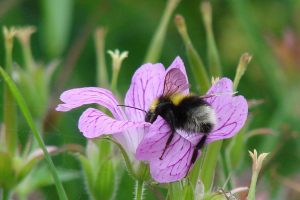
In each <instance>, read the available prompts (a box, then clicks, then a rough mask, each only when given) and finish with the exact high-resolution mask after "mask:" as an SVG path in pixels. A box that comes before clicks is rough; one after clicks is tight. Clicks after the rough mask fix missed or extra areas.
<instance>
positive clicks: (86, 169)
mask: <svg viewBox="0 0 300 200" xmlns="http://www.w3.org/2000/svg"><path fill="white" fill-rule="evenodd" d="M78 158H79V161H80V163H81V167H82V170H83V175H84V180H85V184H86V189H87V192H88V194H89V196H93V190H92V188H93V187H94V181H95V178H96V177H94V171H93V169H92V166H91V164H90V162H89V160H88V159H87V158H86V157H84V156H82V155H78Z"/></svg>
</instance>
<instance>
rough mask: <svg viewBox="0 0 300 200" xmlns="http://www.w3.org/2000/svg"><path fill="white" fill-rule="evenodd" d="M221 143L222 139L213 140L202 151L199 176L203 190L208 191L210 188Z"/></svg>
mask: <svg viewBox="0 0 300 200" xmlns="http://www.w3.org/2000/svg"><path fill="white" fill-rule="evenodd" d="M222 143H223V140H219V141H215V142H213V143H211V144H209V145H208V147H207V148H206V151H205V152H203V155H202V166H201V168H200V177H201V180H202V182H203V185H204V191H205V192H209V191H210V190H211V187H212V183H213V180H214V175H215V168H216V166H217V161H218V156H219V154H220V150H221V147H222Z"/></svg>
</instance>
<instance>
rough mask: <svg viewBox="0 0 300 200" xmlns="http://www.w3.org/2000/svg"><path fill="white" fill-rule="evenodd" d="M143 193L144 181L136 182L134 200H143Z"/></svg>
mask: <svg viewBox="0 0 300 200" xmlns="http://www.w3.org/2000/svg"><path fill="white" fill-rule="evenodd" d="M143 193H144V181H143V180H137V181H136V185H135V196H134V199H135V200H142V199H143Z"/></svg>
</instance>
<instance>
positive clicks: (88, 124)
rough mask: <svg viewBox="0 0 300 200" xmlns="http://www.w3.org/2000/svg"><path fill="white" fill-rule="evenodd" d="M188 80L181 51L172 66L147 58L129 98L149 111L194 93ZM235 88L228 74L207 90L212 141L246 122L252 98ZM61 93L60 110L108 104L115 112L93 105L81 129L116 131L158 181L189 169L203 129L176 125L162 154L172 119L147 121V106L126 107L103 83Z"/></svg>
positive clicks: (97, 132) (88, 134)
mask: <svg viewBox="0 0 300 200" xmlns="http://www.w3.org/2000/svg"><path fill="white" fill-rule="evenodd" d="M188 85H189V83H188V79H187V75H186V71H185V67H184V65H183V62H182V60H181V59H180V58H179V57H177V58H176V59H175V60H174V61H173V63H172V64H171V66H170V67H169V68H168V69H167V70H165V68H164V67H163V65H162V64H150V63H147V64H144V65H142V66H141V67H140V68H139V69H138V70H137V71H136V72H135V74H134V75H133V78H132V82H131V85H130V88H129V90H128V91H127V94H126V97H125V102H124V104H125V105H126V106H132V107H135V108H139V109H142V110H145V111H148V110H149V108H150V106H151V104H152V103H153V101H154V100H155V99H157V98H158V97H160V96H161V95H168V94H172V93H183V94H188V93H189V90H188ZM214 94H218V95H214ZM232 94H233V91H232V82H231V80H230V79H228V78H222V79H221V80H219V81H218V82H216V83H215V84H214V85H213V86H212V87H211V88H210V90H209V91H208V92H207V95H211V97H209V98H205V100H206V101H207V103H209V104H210V105H211V107H212V108H213V109H214V111H215V114H216V120H217V124H216V126H215V127H214V129H213V131H212V132H211V133H209V135H208V139H207V140H206V143H210V142H213V141H215V140H222V139H225V138H230V137H232V136H234V135H235V134H236V133H237V132H238V131H239V130H240V129H241V128H242V126H243V125H244V123H245V121H246V118H247V113H248V106H247V102H246V100H245V98H244V97H243V96H232ZM60 99H61V100H62V101H63V102H64V104H60V105H58V107H57V108H56V109H57V110H58V111H69V110H71V109H73V108H77V107H79V106H81V105H84V104H91V103H97V104H99V105H101V106H104V107H106V108H107V109H108V110H109V111H110V112H111V113H112V115H113V117H114V118H111V117H109V116H107V115H106V114H104V113H103V112H101V111H100V110H97V109H94V108H88V109H87V110H86V111H85V112H84V113H83V114H82V115H81V117H80V119H79V123H78V127H79V130H80V131H81V132H82V133H83V135H84V136H85V137H87V138H95V137H99V136H101V135H105V134H111V135H112V136H113V137H114V138H115V139H116V140H117V141H118V142H119V143H121V144H122V145H123V147H124V148H125V149H126V150H127V152H128V153H129V154H132V155H134V154H135V155H136V158H137V159H138V160H144V161H146V162H148V163H149V164H150V172H151V175H152V177H153V179H154V180H156V181H157V182H161V183H166V182H173V181H177V180H180V179H182V178H184V177H185V176H186V175H187V173H188V171H189V169H190V167H191V158H192V154H193V151H194V147H195V145H196V144H197V142H198V141H199V140H200V139H201V137H202V136H203V134H201V133H194V134H191V133H185V132H184V131H182V130H176V133H175V135H174V138H173V139H172V141H171V143H170V145H169V146H168V148H167V149H166V151H165V153H164V156H163V158H162V159H160V157H161V155H162V153H163V150H164V148H165V144H166V141H167V139H168V136H169V135H170V134H171V129H170V127H169V125H168V124H167V122H166V121H165V120H164V119H162V118H161V117H158V118H157V119H156V120H155V121H154V122H153V124H150V123H146V122H145V114H146V113H145V112H143V111H141V110H137V109H133V108H128V107H126V108H125V110H123V108H122V107H119V106H118V105H119V103H118V101H117V100H116V99H115V97H114V96H113V94H112V93H111V92H110V91H108V90H106V89H103V88H94V87H90V88H77V89H71V90H68V91H65V92H64V93H63V94H62V95H61V97H60ZM199 155H200V151H199Z"/></svg>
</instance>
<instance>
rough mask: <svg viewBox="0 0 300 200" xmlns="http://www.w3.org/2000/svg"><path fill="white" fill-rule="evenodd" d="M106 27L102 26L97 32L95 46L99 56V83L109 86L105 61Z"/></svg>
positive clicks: (99, 84)
mask: <svg viewBox="0 0 300 200" xmlns="http://www.w3.org/2000/svg"><path fill="white" fill-rule="evenodd" d="M106 32H107V31H106V29H105V28H103V27H100V28H98V29H97V30H96V32H95V46H96V58H97V83H98V86H99V87H100V86H101V87H108V80H107V77H108V75H107V67H106V62H105V37H106Z"/></svg>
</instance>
